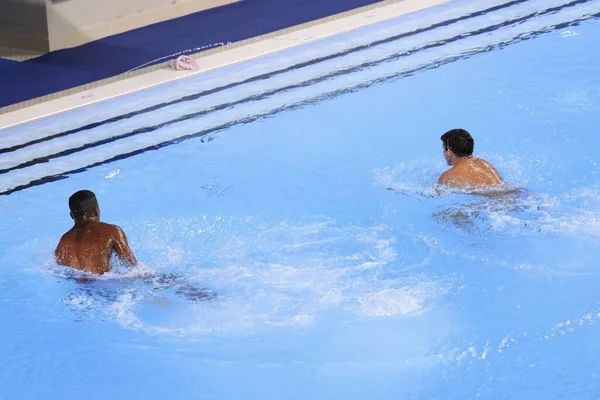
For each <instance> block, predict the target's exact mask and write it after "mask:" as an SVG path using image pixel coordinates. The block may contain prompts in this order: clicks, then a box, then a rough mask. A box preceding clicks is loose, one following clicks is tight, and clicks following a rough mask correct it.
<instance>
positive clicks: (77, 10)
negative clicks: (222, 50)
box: [0, 0, 239, 53]
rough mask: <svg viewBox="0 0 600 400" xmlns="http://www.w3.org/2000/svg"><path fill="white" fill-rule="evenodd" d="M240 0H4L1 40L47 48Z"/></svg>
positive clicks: (19, 46)
mask: <svg viewBox="0 0 600 400" xmlns="http://www.w3.org/2000/svg"><path fill="white" fill-rule="evenodd" d="M236 1H239V0H127V1H123V0H21V1H16V0H5V1H2V2H0V27H1V28H0V46H3V47H8V48H12V49H16V50H29V51H35V52H40V53H45V52H48V51H55V50H60V49H65V48H69V47H75V46H79V45H82V44H85V43H89V42H91V41H94V40H98V39H102V38H105V37H107V36H111V35H116V34H119V33H123V32H127V31H130V30H132V29H137V28H141V27H143V26H148V25H151V24H155V23H157V22H162V21H167V20H170V19H173V18H178V17H182V16H184V15H188V14H193V13H195V12H199V11H203V10H207V9H210V8H214V7H218V6H223V5H225V4H229V3H234V2H236Z"/></svg>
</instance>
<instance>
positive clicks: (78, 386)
mask: <svg viewBox="0 0 600 400" xmlns="http://www.w3.org/2000/svg"><path fill="white" fill-rule="evenodd" d="M481 3H482V2H479V3H477V2H475V3H473V2H452V3H449V4H447V5H445V6H442V7H437V8H435V9H430V10H427V11H424V12H420V13H416V14H412V15H409V16H405V17H402V18H399V19H397V20H393V21H388V22H385V23H382V24H378V25H375V26H370V27H368V28H365V29H361V30H357V31H354V32H350V33H348V34H345V35H340V36H338V37H335V38H331V39H327V40H324V41H321V42H318V43H314V44H311V45H307V46H303V47H301V48H296V49H293V50H289V51H286V52H283V53H280V54H276V55H273V56H270V57H266V58H261V59H257V60H254V61H252V62H248V63H244V64H240V65H236V66H232V67H228V68H226V69H223V70H219V71H215V72H213V73H209V74H204V75H202V76H198V77H194V78H189V79H186V80H182V81H179V82H176V83H173V84H169V85H166V86H164V87H158V88H155V89H151V90H147V91H143V92H139V93H135V94H133V95H128V96H124V97H122V98H118V99H115V100H111V101H109V102H106V103H99V104H97V105H94V106H90V107H86V108H82V109H76V110H73V111H70V112H68V113H64V114H61V115H58V116H55V117H52V118H49V119H47V120H43V121H37V122H32V123H29V124H26V125H21V126H16V127H14V128H10V129H7V130H5V131H3V132H0V144H1V145H0V147H1V148H2V149H4V150H2V153H1V154H0V170H2V173H1V175H0V192H2V193H3V194H4V195H3V196H0V209H1V210H2V213H1V214H0V226H1V227H2V239H1V240H2V242H1V244H0V249H2V253H1V261H0V263H1V264H0V265H1V270H0V271H1V272H0V289H1V291H2V296H1V297H0V301H1V302H2V304H1V307H0V317H1V319H2V321H3V322H4V325H5V328H4V329H2V331H1V333H0V354H2V358H1V359H0V360H1V361H0V372H1V373H0V397H2V398H40V397H45V396H48V395H49V394H50V395H51V396H52V397H56V398H80V397H83V396H85V397H87V398H127V397H136V398H258V397H262V398H273V399H281V398H286V399H295V398H305V397H307V396H312V397H314V398H320V399H321V398H322V399H332V398H353V399H364V398H381V399H387V398H390V399H392V398H393V399H397V398H403V399H404V398H407V399H408V398H415V399H452V398H457V399H467V398H477V397H481V398H494V399H497V398H511V399H529V398H544V399H553V398H560V397H567V398H570V399H590V398H598V397H600V392H599V388H598V376H599V373H600V370H599V369H600V368H599V363H598V361H597V358H598V354H599V352H600V345H599V344H598V343H599V342H598V336H599V332H600V330H599V329H598V319H599V318H600V298H599V296H598V290H597V288H598V284H599V283H600V274H599V273H598V271H597V263H596V257H595V254H597V253H598V250H599V249H600V246H599V244H598V237H599V236H600V229H599V228H598V225H597V223H596V219H597V218H599V217H600V214H599V212H598V210H599V206H600V178H599V177H598V171H599V168H598V162H599V161H600V156H599V155H598V154H597V151H596V147H595V144H596V140H595V135H594V129H595V127H596V125H597V123H598V122H600V121H599V120H600V117H599V116H600V78H599V76H600V74H599V72H600V64H599V63H598V60H599V59H600V58H599V56H600V54H599V53H600V50H599V49H598V46H597V45H596V43H595V42H596V40H595V39H596V38H597V37H598V34H599V33H600V25H599V21H598V20H597V19H596V15H597V14H598V13H600V1H573V2H567V1H543V2H542V1H513V2H511V3H506V2H501V1H497V2H484V3H485V4H484V5H482V4H481ZM424 27H426V28H424ZM508 44H510V45H508ZM455 127H463V128H466V129H468V130H469V131H471V132H472V133H473V135H474V137H475V141H476V145H475V151H476V153H477V154H478V155H480V156H482V157H484V158H486V159H488V160H490V161H491V162H492V163H494V164H495V166H496V167H497V168H498V169H499V170H500V172H501V173H502V175H503V176H504V177H505V179H506V180H508V181H509V182H510V183H512V184H514V185H516V186H519V187H522V188H526V189H527V190H528V191H527V192H525V193H524V194H522V195H520V196H516V197H509V198H500V199H498V198H496V199H494V198H481V197H476V196H467V195H458V194H457V195H450V196H445V197H431V196H430V194H431V193H432V191H431V187H432V184H433V183H434V182H435V179H436V178H437V176H438V175H439V174H440V173H441V172H442V171H443V170H444V169H445V168H446V167H445V165H444V163H443V159H442V155H441V151H440V150H441V143H440V139H439V137H440V135H441V134H442V133H443V132H445V131H446V130H448V129H450V128H455ZM82 188H88V189H92V190H94V191H95V192H96V194H97V195H98V198H99V201H100V206H101V209H102V216H103V219H104V220H106V221H111V222H115V223H118V224H120V225H121V226H122V227H123V228H124V229H125V231H126V232H127V234H128V236H129V239H130V242H131V244H132V248H133V249H134V251H135V252H136V255H137V257H138V259H140V260H142V262H143V266H142V267H140V268H139V269H137V270H136V271H134V272H131V273H125V277H119V276H116V275H115V276H110V277H107V278H104V279H102V280H100V281H97V282H93V283H89V284H80V283H77V282H76V281H74V280H72V279H69V274H68V273H67V272H66V271H64V270H63V269H61V268H58V267H56V266H54V265H53V263H52V261H51V252H52V250H53V248H54V246H55V245H56V242H57V240H58V238H59V237H60V235H61V234H62V233H63V232H64V231H65V230H66V229H68V228H69V226H70V221H69V216H68V209H67V202H66V201H67V198H68V196H69V195H70V194H71V193H72V192H74V191H75V190H78V189H82ZM388 188H390V189H393V190H387V189H388ZM148 271H151V272H155V273H168V274H176V275H177V276H178V277H180V278H179V279H183V280H184V281H185V282H186V283H189V284H193V285H198V286H202V287H206V288H209V289H210V290H212V291H214V292H215V293H216V297H215V299H213V300H211V301H191V300H190V299H189V298H187V297H186V296H185V293H184V294H183V295H182V293H181V291H180V290H179V291H178V289H180V288H181V281H180V280H176V281H174V282H171V283H167V284H165V283H164V282H161V281H159V280H158V279H145V280H141V279H136V277H139V276H141V275H144V274H145V273H146V272H148Z"/></svg>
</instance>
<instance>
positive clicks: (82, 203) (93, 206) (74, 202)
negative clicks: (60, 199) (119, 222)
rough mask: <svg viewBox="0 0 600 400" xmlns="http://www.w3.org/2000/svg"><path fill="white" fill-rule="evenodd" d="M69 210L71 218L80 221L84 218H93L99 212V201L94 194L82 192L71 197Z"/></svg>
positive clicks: (88, 191) (87, 191)
mask: <svg viewBox="0 0 600 400" xmlns="http://www.w3.org/2000/svg"><path fill="white" fill-rule="evenodd" d="M69 209H70V210H71V218H73V219H74V220H75V221H79V220H81V219H82V218H84V217H88V216H91V214H92V213H95V212H97V210H98V200H97V199H96V195H95V194H94V192H92V191H90V190H80V191H78V192H76V193H74V194H73V195H72V196H71V197H69Z"/></svg>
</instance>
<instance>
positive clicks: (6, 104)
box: [0, 0, 449, 129]
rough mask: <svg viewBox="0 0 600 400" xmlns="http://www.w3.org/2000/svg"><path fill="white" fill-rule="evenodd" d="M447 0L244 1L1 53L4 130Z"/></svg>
mask: <svg viewBox="0 0 600 400" xmlns="http://www.w3.org/2000/svg"><path fill="white" fill-rule="evenodd" d="M447 1H449V0H385V1H379V0H338V1H328V2H323V1H320V0H304V1H302V0H285V1H280V0H250V1H242V2H237V3H233V4H229V5H227V6H223V7H217V8H215V9H210V10H206V11H202V12H199V13H196V14H191V15H188V16H185V17H181V18H176V19H173V20H170V21H166V22H162V23H158V24H154V25H150V26H147V27H144V28H140V29H136V30H134V31H130V32H126V33H122V34H119V35H114V36H111V37H108V38H105V39H101V40H98V41H95V42H91V43H88V44H86V45H82V46H79V47H75V48H72V49H66V50H60V51H56V52H52V53H49V54H46V55H44V56H41V57H37V58H33V59H30V60H27V61H23V62H16V61H11V60H5V59H0V87H2V88H3V90H2V91H1V93H0V129H4V128H7V127H10V126H14V125H18V124H21V123H24V122H27V121H31V120H35V119H39V118H44V117H47V116H50V115H54V114H57V113H60V112H63V111H67V110H70V109H73V108H78V107H82V106H86V105H89V104H93V103H96V102H100V101H103V100H107V99H111V98H114V97H117V96H121V95H124V94H127V93H131V92H134V91H137V90H141V89H147V88H150V87H153V86H156V85H161V84H164V83H167V82H170V81H174V80H178V79H182V78H185V77H188V76H190V75H195V74H201V73H204V72H207V71H210V70H214V69H217V68H220V67H224V66H227V65H231V64H234V63H238V62H242V61H246V60H249V59H252V58H256V57H260V56H262V55H266V54H270V53H273V52H276V51H280V50H283V49H286V48H290V47H294V46H297V45H300V44H304V43H309V42H313V41H316V40H319V39H322V38H326V37H329V36H332V35H336V34H340V33H343V32H346V31H349V30H352V29H356V28H360V27H363V26H366V25H370V24H374V23H377V22H381V21H384V20H387V19H391V18H395V17H398V16H400V15H403V14H407V13H410V12H414V11H418V10H422V9H425V8H428V7H432V6H435V5H439V4H442V3H445V2H447ZM240 15H243V16H244V21H245V22H244V23H243V24H240V23H239V18H240ZM192 33H193V34H192ZM179 54H186V55H189V56H192V57H193V58H195V59H197V60H198V64H199V66H200V69H199V70H198V71H195V72H191V71H173V70H171V69H170V68H168V66H167V61H168V59H172V58H174V57H176V56H177V55H179Z"/></svg>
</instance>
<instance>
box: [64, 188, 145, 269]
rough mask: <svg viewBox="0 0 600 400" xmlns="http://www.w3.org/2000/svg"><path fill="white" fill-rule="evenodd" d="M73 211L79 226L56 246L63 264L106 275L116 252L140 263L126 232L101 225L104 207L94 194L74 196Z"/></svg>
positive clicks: (77, 194)
mask: <svg viewBox="0 0 600 400" xmlns="http://www.w3.org/2000/svg"><path fill="white" fill-rule="evenodd" d="M69 208H70V209H71V218H73V220H74V221H75V225H74V226H73V228H71V230H69V231H68V232H67V233H65V234H64V235H63V237H62V238H61V239H60V242H59V243H58V246H57V247H56V251H55V257H56V262H57V263H58V264H59V265H63V266H67V267H71V268H75V269H78V270H81V271H85V272H90V273H93V274H99V275H102V274H104V273H106V272H109V271H110V257H111V255H112V253H113V251H114V252H115V253H117V255H118V256H119V257H120V258H121V259H122V260H124V261H126V262H127V263H128V264H129V265H131V266H134V265H135V264H136V263H137V261H136V259H135V256H134V254H133V252H132V251H131V249H130V248H129V244H128V243H127V237H126V236H125V232H123V230H122V229H121V228H119V227H118V226H116V225H109V224H105V223H104V222H100V208H99V207H98V201H97V200H96V195H95V194H94V193H93V192H91V191H89V190H80V191H78V192H77V193H75V194H73V195H72V196H71V197H70V198H69Z"/></svg>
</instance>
